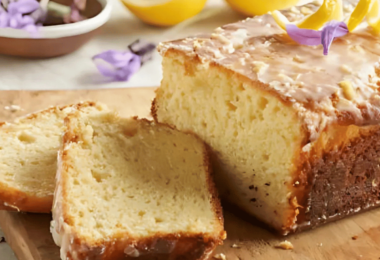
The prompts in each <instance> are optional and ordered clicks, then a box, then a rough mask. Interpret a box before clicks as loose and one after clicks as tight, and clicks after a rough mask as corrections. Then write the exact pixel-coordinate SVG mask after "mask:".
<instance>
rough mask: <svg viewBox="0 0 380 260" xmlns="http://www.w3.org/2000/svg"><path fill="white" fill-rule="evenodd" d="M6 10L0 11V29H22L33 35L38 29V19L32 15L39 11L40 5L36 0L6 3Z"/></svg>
mask: <svg viewBox="0 0 380 260" xmlns="http://www.w3.org/2000/svg"><path fill="white" fill-rule="evenodd" d="M7 3H8V5H7V10H5V9H4V8H1V9H0V27H1V28H6V27H10V28H14V29H24V30H27V31H28V32H31V33H33V34H35V33H36V32H37V29H38V27H39V26H40V25H39V24H36V23H37V19H38V18H34V17H33V15H32V14H33V13H35V12H37V11H39V9H40V4H39V3H38V2H37V1H36V0H18V1H10V2H7Z"/></svg>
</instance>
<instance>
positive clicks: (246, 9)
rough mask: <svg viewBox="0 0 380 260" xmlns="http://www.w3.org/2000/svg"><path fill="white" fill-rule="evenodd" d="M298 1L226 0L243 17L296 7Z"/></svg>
mask: <svg viewBox="0 0 380 260" xmlns="http://www.w3.org/2000/svg"><path fill="white" fill-rule="evenodd" d="M299 1H300V0H226V2H227V3H228V4H229V5H230V6H231V7H232V8H233V9H234V10H236V11H238V12H240V13H243V14H245V15H263V14H266V13H268V12H270V11H274V10H281V9H285V8H289V7H292V6H294V5H296V4H297V3H298V2H299Z"/></svg>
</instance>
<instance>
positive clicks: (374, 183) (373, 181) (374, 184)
mask: <svg viewBox="0 0 380 260" xmlns="http://www.w3.org/2000/svg"><path fill="white" fill-rule="evenodd" d="M372 187H377V184H376V180H375V179H373V180H372Z"/></svg>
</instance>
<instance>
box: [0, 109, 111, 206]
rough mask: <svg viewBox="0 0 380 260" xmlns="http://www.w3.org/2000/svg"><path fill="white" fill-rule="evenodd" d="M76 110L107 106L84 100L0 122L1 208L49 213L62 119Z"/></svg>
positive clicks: (62, 127)
mask: <svg viewBox="0 0 380 260" xmlns="http://www.w3.org/2000/svg"><path fill="white" fill-rule="evenodd" d="M78 109H79V110H82V111H83V112H86V113H91V112H97V111H100V110H103V109H106V108H105V107H104V106H102V105H99V104H96V103H93V102H83V103H80V104H76V105H70V106H62V107H51V108H48V109H45V110H42V111H39V112H36V113H32V114H30V115H27V116H25V117H22V118H19V119H17V120H16V121H15V122H13V123H0V158H1V159H0V209H6V210H18V211H27V212H36V213H50V212H51V208H52V204H53V193H54V187H55V173H56V171H57V152H58V149H59V147H60V145H61V138H62V133H63V130H64V122H63V121H64V118H65V117H66V116H67V115H68V114H69V113H72V112H73V111H74V110H78Z"/></svg>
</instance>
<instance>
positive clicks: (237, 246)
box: [231, 244, 241, 248]
mask: <svg viewBox="0 0 380 260" xmlns="http://www.w3.org/2000/svg"><path fill="white" fill-rule="evenodd" d="M231 247H232V248H241V246H240V245H237V244H232V245H231Z"/></svg>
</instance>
